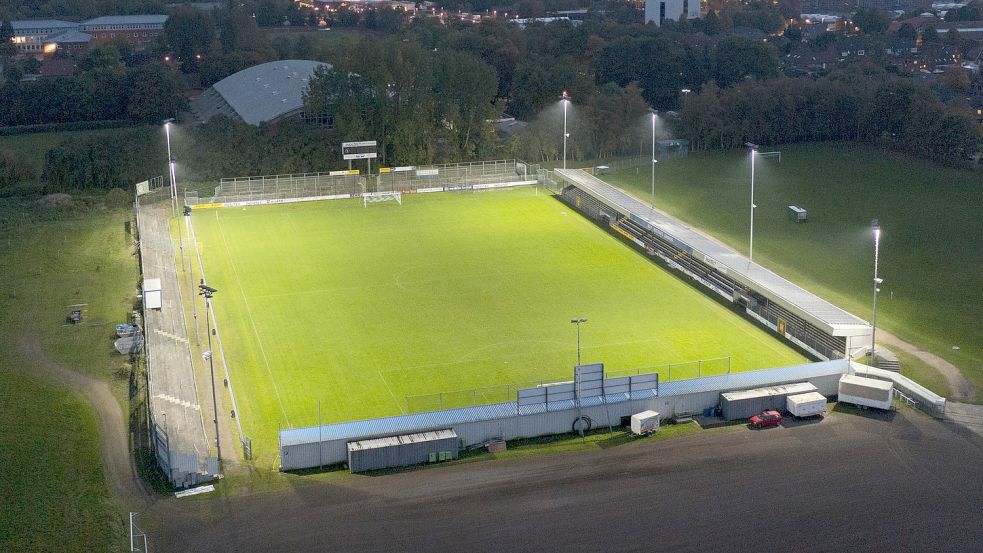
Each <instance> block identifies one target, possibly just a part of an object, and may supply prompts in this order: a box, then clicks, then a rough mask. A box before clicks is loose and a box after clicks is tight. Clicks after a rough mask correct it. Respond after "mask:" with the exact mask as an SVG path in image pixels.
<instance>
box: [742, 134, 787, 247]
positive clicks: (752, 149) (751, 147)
mask: <svg viewBox="0 0 983 553" xmlns="http://www.w3.org/2000/svg"><path fill="white" fill-rule="evenodd" d="M744 145H745V146H747V147H748V149H749V150H750V154H751V231H750V236H749V237H748V246H747V259H748V261H749V262H750V261H753V260H754V208H756V207H758V206H757V205H755V204H754V158H756V157H761V156H778V161H781V160H782V153H781V152H779V151H777V150H776V151H774V152H759V151H758V145H757V144H753V143H751V142H745V143H744Z"/></svg>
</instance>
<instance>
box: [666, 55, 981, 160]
mask: <svg viewBox="0 0 983 553" xmlns="http://www.w3.org/2000/svg"><path fill="white" fill-rule="evenodd" d="M678 132H679V133H680V134H681V135H682V136H684V137H686V138H688V139H690V140H691V146H692V148H693V149H696V150H701V149H727V148H737V147H740V146H741V145H743V144H744V143H745V142H748V141H750V142H755V143H760V144H787V143H791V142H811V141H829V140H833V141H838V140H840V141H861V142H870V143H875V144H885V145H888V146H891V147H893V148H896V149H899V150H902V151H905V152H909V153H912V154H915V155H918V156H920V157H925V158H928V159H931V160H934V161H936V162H939V163H943V164H948V165H960V164H963V163H965V162H966V161H967V160H968V158H969V156H971V155H972V154H974V153H976V152H977V151H979V149H980V146H981V139H983V133H981V132H980V128H979V125H977V124H975V123H974V121H973V120H972V119H971V118H970V117H968V116H967V115H966V114H965V112H961V111H956V110H954V109H952V108H950V107H948V106H946V105H945V104H943V103H942V102H940V101H939V99H938V97H937V96H936V95H935V94H933V93H932V92H931V91H930V90H928V89H926V88H923V87H919V86H916V85H914V84H912V83H911V82H910V81H908V80H905V79H901V78H898V77H893V76H885V75H876V76H870V75H863V74H862V73H860V72H859V71H856V72H846V73H837V74H834V75H832V76H830V77H826V78H822V79H818V80H811V79H774V80H765V81H748V82H744V83H740V84H738V85H736V86H734V87H731V88H720V87H717V86H716V85H714V84H709V85H708V86H705V87H704V88H703V90H702V91H701V92H700V93H699V94H697V95H694V96H692V97H690V98H688V99H687V100H686V101H685V102H684V103H683V108H682V111H681V113H680V119H679V128H678Z"/></svg>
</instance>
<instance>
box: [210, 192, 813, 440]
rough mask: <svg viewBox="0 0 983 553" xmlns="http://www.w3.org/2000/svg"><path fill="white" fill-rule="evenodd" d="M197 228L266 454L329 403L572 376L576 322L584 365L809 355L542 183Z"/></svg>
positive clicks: (339, 408)
mask: <svg viewBox="0 0 983 553" xmlns="http://www.w3.org/2000/svg"><path fill="white" fill-rule="evenodd" d="M194 225H195V232H196V236H197V239H198V242H199V247H200V248H201V252H202V256H203V259H204V263H205V271H206V274H207V276H208V281H209V284H210V285H212V286H214V287H215V288H217V289H218V290H219V293H218V294H217V295H216V299H215V301H214V305H215V309H216V311H217V313H218V317H219V327H220V330H221V333H222V339H223V342H224V345H225V353H226V356H227V358H228V361H229V364H230V370H231V373H232V379H233V383H234V385H235V389H236V399H237V403H238V407H239V410H238V417H239V419H240V421H241V422H242V424H243V427H244V430H245V432H246V433H247V434H248V435H250V436H251V437H252V438H253V440H254V450H255V452H257V454H258V455H262V454H263V452H264V451H265V452H270V451H275V450H276V447H275V446H274V445H273V444H275V443H276V431H277V427H278V426H279V427H288V426H293V427H296V426H303V425H311V424H315V423H316V422H317V420H318V419H317V403H318V401H319V400H320V401H321V421H322V422H337V421H345V420H352V419H361V418H371V417H379V416H387V415H396V414H400V413H402V412H404V408H405V407H406V404H407V402H406V399H405V397H406V396H413V395H418V394H433V393H438V392H447V391H453V390H462V389H471V388H479V387H486V386H500V385H506V384H512V383H529V382H533V381H537V382H538V381H540V380H547V381H556V380H569V379H570V378H571V376H572V372H573V371H572V366H573V365H574V364H575V362H576V359H577V338H576V331H575V329H574V328H573V326H572V325H571V324H570V322H569V321H570V318H571V316H585V317H588V318H589V319H590V321H589V322H588V323H587V324H586V325H585V326H584V327H583V357H584V361H585V362H595V361H600V362H604V363H605V365H606V367H607V370H608V371H609V372H611V371H618V370H623V369H632V368H637V367H649V366H656V365H663V364H665V363H677V362H681V361H692V360H697V359H711V358H720V357H726V356H732V367H733V370H735V371H743V370H749V369H760V368H767V367H775V366H783V365H791V364H797V363H800V362H802V361H803V360H804V358H803V357H802V356H801V355H799V354H798V353H796V352H795V351H793V350H791V349H789V348H788V347H786V346H784V345H783V344H781V343H780V342H778V341H777V340H775V339H774V338H773V337H771V336H770V335H769V334H768V333H767V332H765V331H763V330H761V329H759V328H757V327H755V326H754V325H752V324H751V323H749V322H747V321H746V320H744V319H743V318H741V317H740V316H738V315H736V314H735V313H733V312H732V311H730V310H729V309H727V308H726V307H724V306H722V305H720V304H719V303H717V302H715V301H714V300H712V299H711V298H709V297H707V296H706V295H704V294H703V293H701V292H699V291H697V290H695V289H693V288H692V287H690V286H689V285H688V284H686V283H685V282H683V281H681V280H679V279H677V278H676V277H675V276H673V275H671V274H669V273H667V272H666V271H664V270H662V269H661V268H659V267H658V266H656V265H654V264H652V263H651V262H650V261H648V260H647V259H645V258H644V257H643V256H641V255H638V254H637V253H635V252H634V251H633V250H632V249H631V248H630V247H629V246H628V245H626V244H624V243H623V242H621V241H620V240H618V239H616V238H614V237H612V236H610V235H608V234H606V233H604V232H603V231H602V230H601V229H599V228H597V227H596V226H594V225H593V224H591V223H590V222H588V221H587V220H586V219H584V218H583V217H581V216H580V215H578V214H576V213H575V212H573V211H570V210H569V209H568V208H567V207H566V206H565V205H563V204H561V203H560V202H558V201H556V200H555V199H553V198H551V197H547V196H543V195H540V196H537V195H535V194H534V189H532V188H523V189H518V190H511V191H497V192H492V193H488V192H485V193H470V192H469V193H461V194H449V193H448V194H433V195H415V196H410V195H407V196H404V197H403V205H402V206H400V205H397V204H395V203H386V204H378V205H374V206H371V207H369V208H368V209H365V208H362V207H361V204H356V203H355V202H354V201H351V202H342V201H336V202H320V203H309V204H292V205H279V206H261V207H249V208H245V209H243V208H235V209H222V210H205V211H197V212H195V215H194ZM691 368H692V369H693V370H692V371H691V373H692V374H688V373H686V371H683V370H681V369H679V368H674V369H673V372H672V377H673V378H674V379H679V378H684V377H692V376H696V370H695V366H694V367H691ZM714 370H715V371H717V372H726V370H727V369H726V364H717V365H716V367H715V368H714V367H711V366H705V367H704V374H707V373H708V372H712V371H714ZM667 376H668V375H664V378H665V377H667ZM505 390H506V388H505V387H504V386H502V387H501V388H496V389H495V390H494V391H495V392H498V391H501V392H503V393H502V394H501V396H495V397H492V396H485V399H486V400H489V399H491V400H498V401H507V400H509V399H510V397H509V396H508V393H507V391H505ZM464 396H465V398H466V399H468V400H470V398H471V394H464ZM479 399H480V398H479ZM448 406H452V405H447V404H446V403H445V404H443V407H448ZM433 408H437V405H436V404H434V406H433Z"/></svg>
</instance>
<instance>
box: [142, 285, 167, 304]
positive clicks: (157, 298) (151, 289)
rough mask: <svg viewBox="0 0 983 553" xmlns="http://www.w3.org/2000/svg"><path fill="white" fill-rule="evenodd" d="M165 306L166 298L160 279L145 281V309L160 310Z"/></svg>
mask: <svg viewBox="0 0 983 553" xmlns="http://www.w3.org/2000/svg"><path fill="white" fill-rule="evenodd" d="M163 305H164V297H163V294H162V292H161V285H160V279H159V278H146V279H144V280H143V308H144V309H160V308H161V307H163Z"/></svg>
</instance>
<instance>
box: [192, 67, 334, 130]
mask: <svg viewBox="0 0 983 553" xmlns="http://www.w3.org/2000/svg"><path fill="white" fill-rule="evenodd" d="M322 66H323V67H327V68H329V69H330V68H331V65H330V64H327V63H322V62H318V61H311V60H281V61H272V62H269V63H263V64H260V65H255V66H253V67H250V68H248V69H243V70H242V71H240V72H238V73H235V74H233V75H229V76H228V77H226V78H224V79H222V80H221V81H219V82H217V83H215V84H213V85H212V86H210V87H209V88H208V90H206V91H205V92H203V93H202V94H201V96H199V97H197V98H195V99H193V100H192V101H191V111H192V113H194V115H195V117H197V118H198V120H199V121H201V122H205V121H208V120H209V119H211V118H212V117H214V116H216V115H220V114H221V115H226V116H228V117H231V118H234V119H240V120H242V121H245V122H246V123H249V124H250V125H259V124H260V123H266V122H271V121H279V120H282V119H285V118H288V117H292V116H294V115H297V114H299V113H300V112H301V110H302V109H303V107H304V92H305V91H306V90H307V85H308V83H309V82H310V80H311V77H312V76H313V75H314V70H315V69H317V68H318V67H322Z"/></svg>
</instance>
